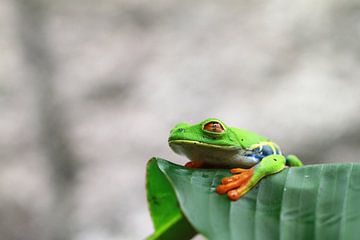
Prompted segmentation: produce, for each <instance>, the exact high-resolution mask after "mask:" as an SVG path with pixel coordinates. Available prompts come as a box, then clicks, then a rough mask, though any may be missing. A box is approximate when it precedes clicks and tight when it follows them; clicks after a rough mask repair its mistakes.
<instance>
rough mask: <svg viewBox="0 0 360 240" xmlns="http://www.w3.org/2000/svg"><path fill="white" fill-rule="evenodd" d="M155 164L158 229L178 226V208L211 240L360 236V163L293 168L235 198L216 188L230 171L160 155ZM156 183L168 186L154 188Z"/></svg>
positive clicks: (151, 193) (152, 193) (151, 191)
mask: <svg viewBox="0 0 360 240" xmlns="http://www.w3.org/2000/svg"><path fill="white" fill-rule="evenodd" d="M151 165H153V166H154V167H153V168H150V167H149V168H148V179H147V181H148V197H149V201H150V209H152V208H154V207H152V206H153V203H152V202H151V197H153V196H156V198H158V197H160V198H161V199H162V201H161V203H159V206H158V208H157V211H158V212H157V211H154V209H153V210H151V212H152V217H153V220H154V224H155V228H156V229H158V228H157V226H161V225H164V224H168V225H167V229H170V228H171V227H170V228H169V225H171V226H172V227H173V229H176V228H177V227H176V226H175V225H176V224H175V225H174V224H172V221H169V220H167V218H170V216H173V213H175V212H177V213H178V215H177V216H180V217H179V219H181V221H183V222H185V223H187V222H186V219H185V218H184V217H183V215H182V214H181V212H182V213H183V214H184V215H185V216H186V218H187V219H188V221H189V222H190V223H191V225H192V226H193V227H194V228H195V229H196V231H197V232H199V233H201V234H202V235H204V236H205V237H207V238H208V239H246V240H250V239H257V240H259V239H266V240H271V239H274V240H277V239H291V240H295V239H319V240H322V239H324V240H325V239H326V240H329V239H346V240H348V239H359V237H360V207H359V205H360V164H352V163H346V164H322V165H308V166H304V167H293V168H288V169H285V170H284V171H282V172H280V173H278V174H274V175H272V176H268V177H266V178H265V179H263V180H261V182H260V184H258V186H257V187H256V188H254V189H253V190H251V191H250V192H248V193H247V194H246V195H245V196H244V197H242V198H241V199H240V200H238V201H236V202H231V201H230V200H228V198H227V196H223V195H218V194H217V193H216V192H215V188H216V186H217V185H218V184H219V182H220V180H221V178H222V177H224V176H226V175H229V173H228V170H225V169H221V170H220V169H188V168H184V167H182V166H179V165H176V164H173V163H170V162H168V161H165V160H162V159H158V158H154V159H152V160H150V162H149V166H151ZM155 166H156V167H155ZM149 171H154V172H156V174H158V175H159V176H161V177H158V179H157V180H156V183H155V182H154V183H152V181H153V178H152V177H151V175H152V174H154V173H149ZM154 181H155V180H154ZM153 184H155V185H156V186H158V187H160V186H162V187H160V188H163V189H162V190H161V191H159V192H157V189H153V188H152V189H149V187H150V186H151V185H153ZM165 196H166V197H165ZM175 197H176V198H175ZM167 199H170V200H169V202H167V201H168V200H167ZM170 203H171V204H170ZM163 204H165V205H163ZM160 205H162V206H163V207H161V206H160ZM165 206H166V207H165ZM179 207H180V208H179ZM162 209H163V210H162ZM161 215H162V217H161V218H159V216H161ZM165 215H166V217H165ZM187 224H188V223H187ZM191 225H190V224H188V225H186V224H185V226H187V228H183V229H182V230H181V231H182V232H183V233H185V232H186V231H187V232H188V233H192V234H188V235H187V239H188V238H189V237H191V236H192V235H193V234H194V232H192V231H193V229H192V228H191ZM155 239H156V237H155ZM169 239H173V238H169ZM180 239H186V238H180Z"/></svg>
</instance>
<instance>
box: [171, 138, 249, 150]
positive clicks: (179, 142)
mask: <svg viewBox="0 0 360 240" xmlns="http://www.w3.org/2000/svg"><path fill="white" fill-rule="evenodd" d="M169 145H170V146H171V145H197V146H201V147H205V148H212V149H218V150H222V151H239V150H242V149H243V148H242V147H240V146H228V145H215V144H210V143H204V142H199V141H194V140H169Z"/></svg>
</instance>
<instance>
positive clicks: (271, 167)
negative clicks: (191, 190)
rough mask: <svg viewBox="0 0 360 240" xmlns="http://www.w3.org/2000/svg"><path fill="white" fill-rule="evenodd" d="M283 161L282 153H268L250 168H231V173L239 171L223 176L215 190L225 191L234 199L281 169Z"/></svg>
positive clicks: (283, 164)
mask: <svg viewBox="0 0 360 240" xmlns="http://www.w3.org/2000/svg"><path fill="white" fill-rule="evenodd" d="M285 161H286V160H285V157H284V156H283V155H269V156H266V157H264V158H263V159H262V160H261V161H260V163H258V164H257V165H256V166H254V167H252V168H250V169H232V170H231V171H232V173H239V172H240V173H239V174H236V175H234V176H231V177H225V178H223V179H222V181H221V183H222V184H220V185H219V186H218V187H217V188H216V191H217V192H218V193H219V194H225V193H227V195H228V197H229V198H230V200H233V201H236V200H237V199H239V198H240V197H241V196H243V195H244V194H245V193H247V192H248V191H249V190H250V189H252V188H253V187H254V186H255V185H256V184H257V183H258V182H259V181H260V180H261V179H262V178H263V177H265V176H267V175H270V174H273V173H277V172H280V171H281V170H283V169H284V168H285Z"/></svg>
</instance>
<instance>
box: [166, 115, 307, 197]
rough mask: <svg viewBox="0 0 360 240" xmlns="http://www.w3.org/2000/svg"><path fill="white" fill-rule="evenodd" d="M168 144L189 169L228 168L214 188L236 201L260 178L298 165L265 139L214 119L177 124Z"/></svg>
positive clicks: (296, 158)
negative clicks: (182, 157)
mask: <svg viewBox="0 0 360 240" xmlns="http://www.w3.org/2000/svg"><path fill="white" fill-rule="evenodd" d="M168 142H169V146H170V147H171V149H172V150H173V151H174V152H176V153H178V154H181V155H185V156H186V157H187V158H189V159H190V160H191V161H190V162H188V163H186V164H185V166H186V167H189V168H230V172H231V173H232V174H233V175H232V176H230V177H224V178H223V179H222V180H221V184H220V185H219V186H218V187H217V188H216V191H217V192H218V193H219V194H227V195H228V197H229V198H230V199H231V200H233V201H236V200H237V199H239V198H240V197H241V196H243V195H244V194H245V193H247V192H248V191H249V190H250V189H252V188H253V187H254V186H255V185H256V184H257V183H258V182H259V181H260V180H261V179H262V178H263V177H265V176H267V175H270V174H274V173H277V172H280V171H281V170H283V169H284V168H285V167H286V166H302V165H303V164H302V162H301V161H300V159H299V158H298V157H296V156H295V155H287V156H285V155H284V154H283V152H282V151H281V150H280V148H279V146H278V145H277V144H276V143H274V142H272V141H270V140H269V139H268V138H266V137H263V136H261V135H258V134H256V133H254V132H251V131H249V130H246V129H241V128H235V127H230V126H227V125H226V124H225V123H224V122H222V121H221V120H219V119H216V118H208V119H206V120H204V121H202V122H200V123H197V124H189V123H179V124H177V125H176V126H175V127H174V128H173V129H172V130H171V131H170V136H169V140H168Z"/></svg>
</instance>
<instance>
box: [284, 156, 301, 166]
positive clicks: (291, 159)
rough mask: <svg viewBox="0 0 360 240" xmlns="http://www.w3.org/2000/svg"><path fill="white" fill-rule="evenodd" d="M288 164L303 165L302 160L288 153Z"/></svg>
mask: <svg viewBox="0 0 360 240" xmlns="http://www.w3.org/2000/svg"><path fill="white" fill-rule="evenodd" d="M286 165H287V166H290V167H300V166H302V165H303V163H302V162H301V160H300V159H299V158H298V157H297V156H295V155H288V156H287V157H286Z"/></svg>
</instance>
